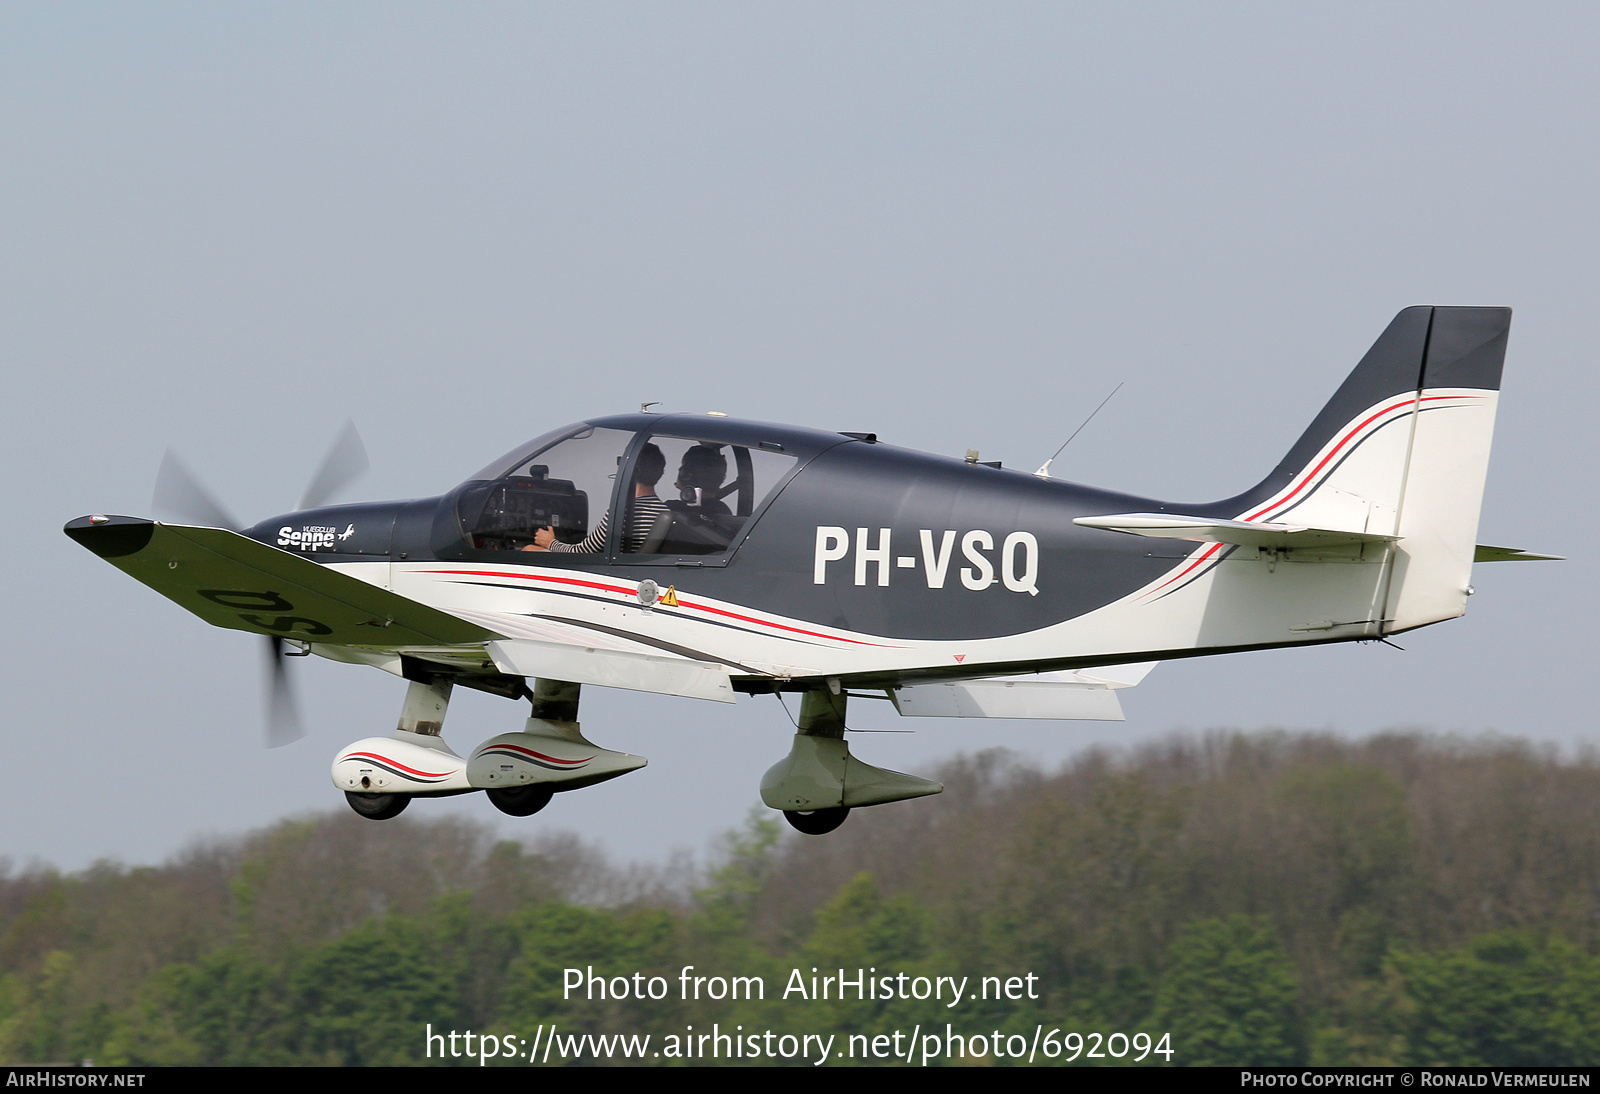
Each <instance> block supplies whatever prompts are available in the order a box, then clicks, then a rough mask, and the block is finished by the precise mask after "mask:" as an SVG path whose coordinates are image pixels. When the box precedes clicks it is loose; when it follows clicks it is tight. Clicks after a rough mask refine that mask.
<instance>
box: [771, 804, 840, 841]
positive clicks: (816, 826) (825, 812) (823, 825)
mask: <svg viewBox="0 0 1600 1094" xmlns="http://www.w3.org/2000/svg"><path fill="white" fill-rule="evenodd" d="M849 815H850V807H849V806H848V805H840V806H836V807H835V808H833V809H811V810H807V811H805V812H801V811H799V810H785V811H784V814H783V819H784V820H786V821H788V822H789V827H791V828H793V829H795V831H797V832H804V833H805V834H806V835H808V836H822V835H826V834H827V833H829V832H832V831H833V830H834V829H835V828H837V827H839V826H840V825H841V824H843V823H844V819H845V818H846V817H848V816H849Z"/></svg>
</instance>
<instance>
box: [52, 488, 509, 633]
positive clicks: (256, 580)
mask: <svg viewBox="0 0 1600 1094" xmlns="http://www.w3.org/2000/svg"><path fill="white" fill-rule="evenodd" d="M65 530H66V533H67V535H69V536H71V537H72V538H73V539H75V540H77V541H78V542H79V543H81V544H83V546H85V547H87V548H88V549H89V550H91V551H93V552H94V553H95V554H97V555H99V556H100V557H101V558H103V559H105V560H106V561H107V562H109V563H111V565H113V566H115V567H116V568H117V569H119V570H121V571H122V572H123V573H125V574H127V575H128V576H130V577H132V578H135V579H137V580H139V581H142V582H144V583H145V584H146V585H148V586H150V587H151V588H152V589H154V590H155V591H156V592H158V593H160V594H161V595H162V596H165V597H167V598H168V599H169V600H172V601H174V602H175V603H177V604H178V605H179V606H181V607H184V608H187V609H188V610H189V611H191V612H193V613H194V614H195V615H198V616H199V617H200V618H201V619H204V620H205V621H206V622H207V623H210V624H213V625H214V626H218V627H229V628H232V629H233V630H240V631H251V632H253V633H255V634H268V635H277V636H279V637H282V638H292V639H297V640H299V641H302V642H318V643H323V644H326V645H334V646H369V647H370V646H376V647H380V648H392V647H397V646H454V645H467V644H476V643H482V642H485V641H487V640H488V639H491V638H498V637H500V636H499V635H498V634H497V633H496V632H494V631H492V630H489V629H487V628H485V627H481V626H478V625H477V624H476V623H469V622H467V621H466V620H464V619H458V618H457V617H455V616H453V615H450V614H448V613H446V612H441V611H439V610H438V609H437V608H431V607H429V606H428V605H426V604H419V603H418V602H417V601H415V600H411V599H409V598H408V597H404V596H400V595H399V594H398V593H392V592H390V591H389V590H387V589H380V588H379V587H378V586H376V585H369V584H368V583H367V582H365V581H362V580H361V579H360V578H355V577H351V576H350V575H349V574H344V573H340V572H339V571H338V570H334V569H332V568H330V567H328V566H323V565H320V564H318V563H315V562H312V561H311V560H310V559H307V558H301V557H300V556H298V555H292V554H290V553H289V552H287V551H280V550H278V549H277V548H276V547H269V546H267V545H266V544H265V543H260V542H258V541H256V540H253V539H250V538H249V537H248V536H241V535H240V534H239V533H237V532H230V531H227V530H226V529H223V528H193V527H189V526H187V525H181V524H161V523H158V522H156V521H152V520H143V519H141V518H138V517H79V518H78V519H77V520H74V521H72V522H70V523H69V524H68V525H67V526H66V529H65Z"/></svg>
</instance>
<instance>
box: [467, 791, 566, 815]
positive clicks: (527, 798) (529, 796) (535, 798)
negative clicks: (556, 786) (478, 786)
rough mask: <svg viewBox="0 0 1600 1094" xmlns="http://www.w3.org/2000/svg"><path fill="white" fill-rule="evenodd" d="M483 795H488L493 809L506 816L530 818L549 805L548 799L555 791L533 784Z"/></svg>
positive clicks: (486, 792) (488, 792)
mask: <svg viewBox="0 0 1600 1094" xmlns="http://www.w3.org/2000/svg"><path fill="white" fill-rule="evenodd" d="M484 793H485V794H488V795H489V801H490V802H492V803H493V804H494V807H495V808H496V809H498V810H500V812H502V813H504V814H506V815H507V816H511V817H531V816H533V815H534V814H535V813H537V812H538V811H539V810H541V809H543V808H544V807H545V806H547V805H549V804H550V797H551V795H553V794H554V793H555V791H554V790H551V789H550V788H549V787H548V786H546V785H543V784H541V783H533V784H531V785H529V786H515V787H507V788H505V789H499V788H496V789H494V790H486V791H484Z"/></svg>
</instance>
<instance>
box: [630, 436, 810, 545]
mask: <svg viewBox="0 0 1600 1094" xmlns="http://www.w3.org/2000/svg"><path fill="white" fill-rule="evenodd" d="M650 443H651V445H654V446H655V447H657V448H658V449H659V450H660V451H661V454H662V456H663V457H664V458H665V462H666V473H665V474H664V475H663V476H662V480H661V485H660V487H659V488H658V491H657V492H658V493H659V494H660V496H661V497H662V498H663V499H664V500H665V510H666V511H665V512H661V513H659V514H657V516H656V517H655V520H654V524H653V525H652V526H651V528H650V529H649V531H648V532H647V533H646V534H645V536H644V538H643V541H642V543H640V545H639V547H638V549H637V552H638V553H639V554H647V555H720V554H724V553H725V552H726V551H727V549H728V547H729V545H730V544H731V543H732V542H733V541H734V539H736V538H737V537H738V535H739V534H740V532H742V531H743V530H744V526H745V525H746V524H747V523H748V522H749V519H750V516H751V514H753V513H754V512H755V511H756V509H757V508H759V507H760V505H761V503H762V502H763V501H765V500H766V498H767V496H768V495H769V494H771V493H772V491H773V490H774V489H775V488H776V487H777V485H778V484H779V483H780V482H782V481H783V479H784V478H785V477H786V476H787V475H788V474H789V472H791V471H792V470H793V469H794V465H795V462H796V461H795V457H793V456H790V455H787V454H785V453H783V452H782V451H781V450H773V449H777V446H773V449H767V448H761V447H749V446H746V445H738V444H728V443H726V442H721V441H708V440H701V439H698V438H693V437H665V436H660V435H657V436H654V437H652V438H650ZM646 447H649V446H646Z"/></svg>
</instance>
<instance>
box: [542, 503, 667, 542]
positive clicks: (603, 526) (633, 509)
mask: <svg viewBox="0 0 1600 1094" xmlns="http://www.w3.org/2000/svg"><path fill="white" fill-rule="evenodd" d="M667 512H671V510H669V509H668V508H667V503H666V502H664V501H662V500H661V499H660V498H659V497H657V496H656V495H654V494H646V495H645V496H644V497H642V498H639V497H634V498H629V499H628V524H627V529H628V530H627V533H626V537H625V538H624V541H623V544H622V549H623V550H624V551H628V552H636V551H638V550H639V548H640V547H643V546H644V541H645V540H646V539H647V538H649V536H650V529H651V528H652V527H654V526H655V523H656V518H657V517H659V516H660V515H661V514H662V513H667ZM610 523H611V514H610V513H607V514H606V515H605V516H603V517H601V518H600V523H599V524H596V525H595V526H594V530H593V531H591V532H590V533H589V534H588V535H587V536H586V537H584V540H583V542H582V543H561V542H560V541H557V542H555V543H552V544H550V546H549V547H547V548H546V550H550V551H559V552H560V553H562V554H573V555H579V554H585V555H592V554H599V553H600V552H601V551H603V550H605V548H606V530H607V528H608V527H609V525H610Z"/></svg>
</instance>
